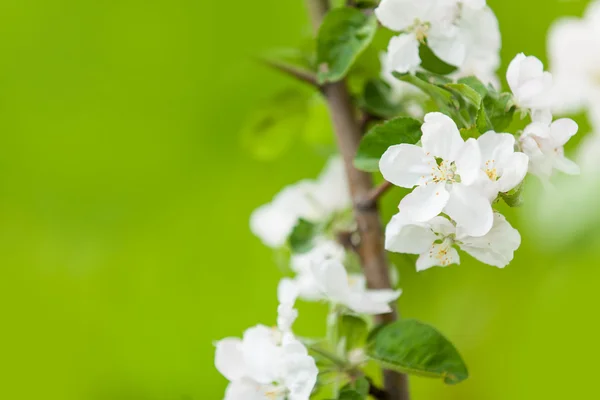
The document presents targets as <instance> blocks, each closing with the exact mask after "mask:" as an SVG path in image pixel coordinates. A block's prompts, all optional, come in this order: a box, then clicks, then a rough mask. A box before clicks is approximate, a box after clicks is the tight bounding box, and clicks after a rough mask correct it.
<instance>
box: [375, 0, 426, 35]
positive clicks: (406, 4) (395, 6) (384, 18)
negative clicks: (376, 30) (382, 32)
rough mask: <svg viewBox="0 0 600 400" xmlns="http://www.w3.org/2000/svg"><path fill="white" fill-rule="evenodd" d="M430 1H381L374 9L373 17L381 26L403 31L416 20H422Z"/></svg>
mask: <svg viewBox="0 0 600 400" xmlns="http://www.w3.org/2000/svg"><path fill="white" fill-rule="evenodd" d="M430 3H432V2H431V1H413V0H382V1H381V2H380V3H379V6H378V7H377V8H376V9H375V16H376V17H377V19H378V20H379V22H381V24H382V25H383V26H385V27H386V28H388V29H391V30H393V31H396V32H400V31H404V30H406V29H407V28H409V27H410V26H411V25H413V24H414V22H415V20H416V19H420V20H424V17H425V16H426V15H427V14H428V9H429V8H430V7H431V5H430Z"/></svg>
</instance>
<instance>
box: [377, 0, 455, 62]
mask: <svg viewBox="0 0 600 400" xmlns="http://www.w3.org/2000/svg"><path fill="white" fill-rule="evenodd" d="M458 3H459V2H457V1H454V0H419V1H414V0H382V1H381V3H380V4H379V6H378V7H377V8H376V9H375V15H376V16H377V18H378V19H379V21H380V22H381V24H382V25H383V26H385V27H386V28H389V29H391V30H393V31H395V32H402V33H401V34H400V35H399V36H395V37H393V38H392V39H391V40H390V43H389V45H388V57H389V58H390V61H389V62H390V65H391V66H392V69H393V70H394V71H397V72H400V73H404V72H413V71H415V69H416V68H417V67H418V66H419V64H420V63H421V58H420V56H419V45H420V43H422V42H424V41H425V40H427V44H428V46H429V47H430V48H431V50H432V51H433V52H434V53H435V54H436V55H437V56H438V57H439V58H440V59H442V60H443V61H445V62H447V63H449V64H451V65H456V66H459V65H461V64H462V62H463V61H464V58H465V54H466V48H465V44H464V43H462V42H461V41H460V40H459V39H460V37H459V36H458V29H457V27H456V26H455V22H456V19H457V13H458V11H459V6H458Z"/></svg>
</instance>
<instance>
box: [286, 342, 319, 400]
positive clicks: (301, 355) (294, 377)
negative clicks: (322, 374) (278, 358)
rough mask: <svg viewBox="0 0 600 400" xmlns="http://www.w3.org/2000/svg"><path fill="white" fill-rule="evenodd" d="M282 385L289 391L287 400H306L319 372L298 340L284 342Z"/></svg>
mask: <svg viewBox="0 0 600 400" xmlns="http://www.w3.org/2000/svg"><path fill="white" fill-rule="evenodd" d="M283 358H284V362H283V365H284V367H283V385H284V386H285V387H286V388H287V389H288V390H289V394H288V399H289V400H308V399H309V398H310V395H311V393H312V390H313V388H314V387H315V384H316V383H317V375H318V373H319V370H318V369H317V365H316V364H315V360H314V359H313V358H312V357H310V356H309V355H308V352H307V350H306V347H304V345H303V344H302V343H300V342H299V341H298V340H295V339H291V340H285V343H284V344H283Z"/></svg>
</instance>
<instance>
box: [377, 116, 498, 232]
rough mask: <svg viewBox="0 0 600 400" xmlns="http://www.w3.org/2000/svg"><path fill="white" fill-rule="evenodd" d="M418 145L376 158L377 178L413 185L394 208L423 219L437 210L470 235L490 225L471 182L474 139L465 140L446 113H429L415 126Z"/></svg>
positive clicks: (476, 159)
mask: <svg viewBox="0 0 600 400" xmlns="http://www.w3.org/2000/svg"><path fill="white" fill-rule="evenodd" d="M421 130H422V131H423V136H422V137H421V144H422V146H416V145H411V144H399V145H395V146H391V147H390V148H388V149H387V150H386V152H385V153H384V154H383V156H382V157H381V159H380V161H379V169H380V170H381V173H382V174H383V177H384V178H385V179H386V180H387V181H389V182H391V183H393V184H394V185H396V186H401V187H405V188H409V189H410V188H413V187H415V186H416V188H415V189H414V190H413V191H412V192H411V193H410V194H408V195H407V196H406V197H404V199H402V201H401V202H400V206H399V208H400V210H401V211H402V212H404V213H406V215H409V216H410V217H411V218H412V219H413V220H414V221H418V222H425V221H429V220H430V219H432V218H433V217H435V216H437V215H438V214H440V213H441V212H442V211H443V212H445V213H446V214H448V215H449V216H450V217H451V218H452V219H453V220H454V221H456V222H457V224H458V226H459V227H461V229H464V230H465V232H467V233H468V234H470V235H471V236H483V235H485V234H486V233H487V232H488V231H489V230H490V229H491V227H492V222H493V212H492V206H491V204H490V201H489V200H488V199H487V198H486V196H485V195H484V193H483V191H482V190H481V188H480V187H478V186H477V185H475V183H476V181H477V180H478V178H479V177H480V174H481V152H480V149H479V145H478V143H477V141H476V140H475V139H469V140H467V141H466V142H465V141H464V140H463V139H462V137H461V136H460V132H459V131H458V128H457V126H456V124H455V123H454V121H452V119H450V117H448V116H446V115H444V114H441V113H429V114H427V115H426V116H425V123H424V124H423V126H422V127H421Z"/></svg>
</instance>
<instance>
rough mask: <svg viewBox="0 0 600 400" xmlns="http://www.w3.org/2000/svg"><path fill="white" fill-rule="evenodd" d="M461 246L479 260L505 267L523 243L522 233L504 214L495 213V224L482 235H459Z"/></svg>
mask: <svg viewBox="0 0 600 400" xmlns="http://www.w3.org/2000/svg"><path fill="white" fill-rule="evenodd" d="M457 239H458V240H459V241H461V242H462V244H460V245H459V246H460V248H461V249H462V250H464V251H466V252H467V253H469V254H470V255H472V256H473V257H475V258H476V259H478V260H479V261H481V262H483V263H486V264H489V265H493V266H495V267H499V268H504V267H505V266H506V265H508V263H510V262H511V261H512V259H513V255H514V252H515V251H516V250H517V249H518V248H519V246H520V245H521V235H519V232H518V231H517V230H516V229H514V228H513V227H512V226H511V225H510V224H509V223H508V222H507V221H506V218H504V216H502V215H501V214H499V213H494V226H493V227H492V229H491V230H490V232H489V233H488V234H486V235H485V236H482V237H478V238H475V237H468V236H463V237H460V236H459V237H458V238H457Z"/></svg>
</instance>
